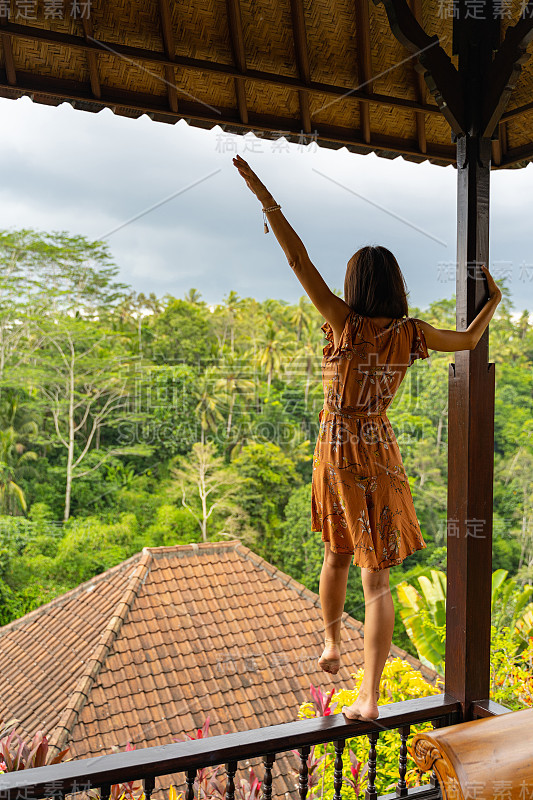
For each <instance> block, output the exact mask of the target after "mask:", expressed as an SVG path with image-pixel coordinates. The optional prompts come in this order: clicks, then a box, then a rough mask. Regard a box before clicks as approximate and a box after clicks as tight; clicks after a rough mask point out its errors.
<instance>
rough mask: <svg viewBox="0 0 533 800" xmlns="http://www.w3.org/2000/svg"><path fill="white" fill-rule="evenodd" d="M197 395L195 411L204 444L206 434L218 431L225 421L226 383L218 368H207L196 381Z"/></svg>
mask: <svg viewBox="0 0 533 800" xmlns="http://www.w3.org/2000/svg"><path fill="white" fill-rule="evenodd" d="M195 395H196V397H197V399H198V402H197V404H196V407H195V409H194V411H195V414H197V415H198V416H199V418H200V425H201V439H200V441H201V442H202V444H204V443H205V432H206V431H208V430H212V431H216V429H217V427H218V423H219V422H221V421H222V420H223V419H224V414H223V413H222V409H223V408H224V407H225V406H226V405H227V395H226V383H225V380H224V378H223V377H222V378H221V377H220V371H219V369H218V367H216V366H210V367H206V369H205V370H204V372H203V373H201V374H200V375H199V376H198V378H197V379H196V383H195Z"/></svg>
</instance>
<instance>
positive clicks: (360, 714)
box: [342, 688, 379, 720]
mask: <svg viewBox="0 0 533 800" xmlns="http://www.w3.org/2000/svg"><path fill="white" fill-rule="evenodd" d="M378 697H379V689H376V692H375V694H374V697H371V696H370V695H369V694H368V692H367V691H366V690H365V689H364V688H363V689H360V690H359V694H358V695H357V697H356V699H355V701H354V702H353V703H352V704H351V706H343V707H342V713H343V714H344V716H345V717H346V718H347V719H363V720H368V719H377V718H378V717H379V709H378V704H377V698H378Z"/></svg>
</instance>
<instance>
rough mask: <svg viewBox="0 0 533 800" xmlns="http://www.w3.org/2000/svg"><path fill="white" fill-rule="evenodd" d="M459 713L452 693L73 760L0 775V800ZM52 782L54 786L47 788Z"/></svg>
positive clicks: (43, 794)
mask: <svg viewBox="0 0 533 800" xmlns="http://www.w3.org/2000/svg"><path fill="white" fill-rule="evenodd" d="M460 711H461V704H460V703H459V702H458V701H457V700H456V699H455V698H454V697H452V696H451V695H447V694H436V695H430V696H429V697H420V698H416V699H412V700H404V701H402V702H399V703H390V704H389V705H385V706H380V716H379V718H378V719H377V720H375V721H373V722H364V721H362V720H361V721H353V722H347V721H346V718H345V717H344V715H343V714H331V715H330V716H327V717H314V718H313V719H305V720H297V721H296V722H287V723H282V724H280V725H270V726H268V727H265V728H255V729H252V730H248V731H240V732H238V733H228V734H222V735H219V736H210V737H208V738H206V739H194V740H191V741H185V742H177V743H173V744H166V745H158V746H156V747H145V748H142V749H139V750H132V751H128V752H123V753H112V754H110V755H104V756H95V757H92V758H83V759H76V760H73V761H67V762H64V763H60V764H54V765H49V766H46V767H37V768H34V769H28V770H20V771H18V772H11V773H7V774H5V775H0V800H22V798H28V799H30V798H42V797H50V796H52V794H58V793H65V794H69V793H71V792H73V791H81V788H79V787H80V784H85V785H86V786H87V784H89V785H90V786H94V787H96V786H104V785H113V784H117V783H124V782H126V781H134V780H139V779H142V778H147V777H156V776H160V775H170V774H172V773H175V772H185V771H186V770H191V769H199V768H201V767H206V766H211V765H215V764H223V763H227V762H230V761H242V760H244V759H250V758H254V757H256V756H264V755H265V754H267V753H281V752H284V751H286V750H291V749H293V748H297V747H303V746H305V745H314V744H322V743H324V742H331V741H335V740H337V739H343V738H344V739H348V738H352V737H353V736H358V735H361V734H365V733H370V732H372V731H380V730H394V729H395V728H399V727H400V726H403V725H415V724H417V723H420V722H426V721H430V720H437V719H441V718H445V717H448V715H450V714H451V715H455V714H460ZM52 784H53V787H54V790H53V791H50V786H51V785H52ZM76 787H78V788H76Z"/></svg>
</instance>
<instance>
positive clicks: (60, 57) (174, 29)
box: [0, 0, 533, 168]
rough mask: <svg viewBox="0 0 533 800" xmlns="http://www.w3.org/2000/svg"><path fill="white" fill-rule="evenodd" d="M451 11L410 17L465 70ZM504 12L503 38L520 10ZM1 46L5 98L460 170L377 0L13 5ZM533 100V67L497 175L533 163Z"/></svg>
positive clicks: (496, 152) (509, 124) (1, 21)
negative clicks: (182, 121) (250, 133)
mask: <svg viewBox="0 0 533 800" xmlns="http://www.w3.org/2000/svg"><path fill="white" fill-rule="evenodd" d="M451 2H452V0H411V6H410V7H411V9H412V11H413V13H414V14H415V15H416V17H417V19H418V20H419V22H420V23H421V25H422V27H423V28H424V29H425V31H426V32H427V33H428V34H430V35H434V34H436V35H437V36H438V37H439V40H440V44H441V45H442V47H443V49H444V50H445V51H446V53H447V54H448V56H450V57H451V60H452V63H453V64H454V66H457V56H454V55H452V18H451ZM8 7H9V15H8V13H7V10H6V9H7V8H8ZM502 7H503V8H504V9H505V11H504V12H502V13H501V17H502V19H501V23H502V38H503V34H504V32H505V29H506V27H507V26H508V25H509V24H514V22H516V21H517V19H518V18H519V16H520V8H521V5H520V2H519V0H509V2H508V1H507V0H505V2H504V3H502ZM0 39H1V51H2V52H1V71H0V95H1V96H4V97H9V98H18V97H21V96H22V95H29V96H30V97H31V98H32V99H33V101H34V102H38V103H46V104H49V105H59V104H60V103H62V102H65V101H67V102H70V103H71V104H72V106H74V108H77V109H81V110H84V111H91V112H98V111H100V110H101V109H102V108H103V107H109V108H111V109H112V110H113V111H114V113H116V114H120V115H123V116H128V117H134V118H136V117H139V116H140V115H141V114H144V113H145V114H148V116H150V117H151V118H152V119H153V120H154V121H157V122H167V123H175V122H177V121H178V120H180V119H185V120H186V121H187V123H188V124H190V125H194V126H197V127H201V128H207V129H211V128H212V127H213V126H214V125H219V126H220V127H221V128H222V129H223V130H225V131H227V132H231V133H238V134H245V133H247V132H248V131H253V132H254V133H255V134H256V135H257V136H263V137H265V138H269V139H277V138H279V137H280V135H283V136H285V137H286V138H287V139H288V140H289V141H292V142H301V143H302V144H305V143H306V141H307V142H311V143H312V142H315V141H316V142H317V143H318V144H319V145H321V146H323V147H330V148H334V149H337V148H339V147H343V146H345V147H346V148H347V149H348V150H350V151H352V152H356V153H369V152H375V153H376V154H377V155H379V156H382V157H385V158H396V157H397V156H398V155H402V156H403V157H404V158H406V159H408V160H410V161H416V162H420V161H425V160H429V161H430V162H431V163H434V164H440V165H448V164H455V155H456V148H455V144H454V143H453V142H452V136H451V129H450V125H449V123H448V121H447V120H446V119H445V118H444V117H443V115H442V112H441V111H440V109H439V108H438V106H437V105H436V103H435V101H434V99H433V97H432V95H431V92H430V91H429V89H428V87H427V85H426V83H425V80H424V78H423V77H422V74H421V72H420V71H417V69H416V68H415V67H416V63H417V59H416V58H415V57H413V56H412V54H411V53H410V52H409V50H408V49H407V48H406V47H405V46H404V45H402V44H400V43H399V42H398V41H397V39H396V38H395V36H394V35H393V34H392V32H391V29H390V26H389V22H388V19H387V15H386V12H385V9H384V7H383V5H382V4H381V3H380V4H378V5H375V4H374V3H373V2H371V0H283V2H280V0H201V1H199V2H198V1H196V0H194V1H193V0H188V2H178V0H93V2H92V3H89V2H73V0H59V1H57V0H34V1H33V2H32V0H11V2H9V0H7V2H6V1H4V0H0ZM532 47H533V45H530V46H529V47H528V53H529V52H530V51H531V48H532ZM532 89H533V59H532V60H530V61H527V62H526V63H525V64H524V66H523V68H522V72H521V74H520V77H519V79H518V82H517V85H516V87H515V89H514V91H513V93H512V95H511V98H510V100H509V103H508V105H507V107H506V109H505V111H504V114H503V116H502V120H501V122H500V123H499V125H498V128H497V138H495V140H494V141H493V143H492V166H493V168H498V167H500V168H502V167H521V166H525V164H527V163H528V162H529V160H531V159H532V158H533V133H532V132H533V102H532V97H533V92H532ZM306 135H307V140H306V139H305V138H304V137H305V136H306Z"/></svg>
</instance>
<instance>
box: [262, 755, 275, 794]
mask: <svg viewBox="0 0 533 800" xmlns="http://www.w3.org/2000/svg"><path fill="white" fill-rule="evenodd" d="M275 758H276V756H275V754H274V753H268V754H267V755H266V756H263V764H264V765H265V774H264V776H263V795H262V800H272V764H273V763H274V759H275Z"/></svg>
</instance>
